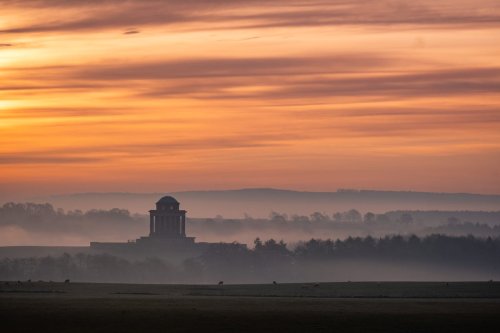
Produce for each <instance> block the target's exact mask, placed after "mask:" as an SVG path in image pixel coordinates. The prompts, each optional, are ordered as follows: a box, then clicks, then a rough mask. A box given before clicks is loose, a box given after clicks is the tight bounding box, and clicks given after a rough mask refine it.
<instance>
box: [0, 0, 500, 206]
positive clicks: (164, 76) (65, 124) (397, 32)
mask: <svg viewBox="0 0 500 333" xmlns="http://www.w3.org/2000/svg"><path fill="white" fill-rule="evenodd" d="M241 187H280V188H290V189H302V190H321V191H327V190H335V189H337V188H365V189H393V190H423V191H442V192H476V193H500V3H499V2H498V1H497V0H474V1H472V0H443V1H436V0H433V1H431V0H416V1H404V0H390V1H386V0H377V1H375V0H351V1H345V0H332V1H320V0H318V1H305V0H304V1H299V0H290V1H282V2H280V1H272V2H271V1H252V0H246V1H242V0H241V1H240V0H234V1H206V0H183V1H181V0H175V1H155V0H153V1H139V0H129V1H98V0H92V1H76V0H75V1H71V0H67V1H63V0H52V1H49V0H26V1H9V0H7V1H1V5H0V199H4V200H8V199H16V198H24V197H27V196H30V195H42V194H51V193H68V192H84V191H85V192H87V191H130V192H143V191H155V192H170V191H177V190H188V189H225V188H241Z"/></svg>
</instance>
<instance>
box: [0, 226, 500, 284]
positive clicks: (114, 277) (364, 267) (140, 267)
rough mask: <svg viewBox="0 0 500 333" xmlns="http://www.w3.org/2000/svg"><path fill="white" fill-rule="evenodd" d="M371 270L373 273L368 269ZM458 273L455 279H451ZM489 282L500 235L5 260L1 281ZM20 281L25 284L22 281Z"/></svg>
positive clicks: (498, 262) (499, 261) (498, 272)
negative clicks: (173, 259) (178, 255)
mask: <svg viewBox="0 0 500 333" xmlns="http://www.w3.org/2000/svg"><path fill="white" fill-rule="evenodd" d="M375 267H377V268H378V270H374V269H373V268H375ZM458 273H461V274H460V275H457V274H458ZM457 276H460V279H461V280H489V279H498V278H500V238H475V237H472V236H467V237H451V236H444V235H431V236H426V237H423V238H420V237H417V236H414V235H413V236H409V237H403V236H386V237H383V238H373V237H370V236H368V237H364V238H361V237H349V238H347V239H345V240H331V239H326V240H321V239H310V240H308V241H303V242H300V243H298V244H296V245H295V246H294V247H291V246H289V245H288V244H286V243H285V242H284V241H276V240H274V239H268V240H266V241H262V240H261V239H259V238H257V239H255V240H254V243H253V247H248V248H245V247H240V246H236V244H217V245H216V246H211V247H209V248H208V250H206V251H205V252H204V253H203V254H202V255H200V256H198V257H195V258H189V259H186V260H184V261H183V262H182V263H181V264H180V265H172V264H171V263H169V262H166V261H164V260H160V259H158V258H144V259H139V260H130V259H124V258H120V257H116V256H111V255H108V254H89V253H78V254H76V255H69V254H64V255H61V256H57V257H53V256H46V257H32V258H17V259H9V258H4V259H1V260H0V280H11V281H12V280H19V281H20V283H26V282H25V281H28V280H30V281H38V280H43V281H64V280H66V279H70V280H72V281H95V282H128V283H214V282H215V281H219V280H224V281H227V282H231V283H270V282H271V281H280V282H297V281H339V280H340V281H345V280H351V279H352V280H365V281H370V280H389V281H391V280H392V281H394V280H409V279H411V278H413V280H439V279H447V280H451V281H453V280H456V279H457ZM23 281H24V282H23Z"/></svg>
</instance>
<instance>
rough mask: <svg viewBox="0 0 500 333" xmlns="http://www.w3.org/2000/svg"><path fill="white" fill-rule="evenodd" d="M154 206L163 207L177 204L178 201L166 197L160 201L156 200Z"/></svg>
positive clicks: (168, 196)
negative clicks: (160, 205)
mask: <svg viewBox="0 0 500 333" xmlns="http://www.w3.org/2000/svg"><path fill="white" fill-rule="evenodd" d="M156 204H164V205H170V204H179V201H177V200H176V199H175V198H174V197H171V196H170V195H166V196H164V197H163V198H161V199H160V200H158V202H157V203H156Z"/></svg>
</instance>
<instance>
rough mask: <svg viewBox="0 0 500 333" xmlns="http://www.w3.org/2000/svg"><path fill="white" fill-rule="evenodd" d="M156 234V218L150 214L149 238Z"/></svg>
mask: <svg viewBox="0 0 500 333" xmlns="http://www.w3.org/2000/svg"><path fill="white" fill-rule="evenodd" d="M154 232H155V217H154V215H153V214H151V213H150V214H149V236H153V234H154Z"/></svg>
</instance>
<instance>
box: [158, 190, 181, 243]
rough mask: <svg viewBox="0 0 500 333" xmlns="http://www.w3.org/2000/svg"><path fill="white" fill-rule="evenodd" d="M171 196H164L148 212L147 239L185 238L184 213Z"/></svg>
mask: <svg viewBox="0 0 500 333" xmlns="http://www.w3.org/2000/svg"><path fill="white" fill-rule="evenodd" d="M179 207H180V204H179V202H178V201H177V200H175V198H173V197H171V196H164V197H163V198H161V199H160V200H158V202H157V203H156V209H154V210H150V211H149V237H165V238H172V237H173V238H179V237H186V211H185V210H180V209H179Z"/></svg>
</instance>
